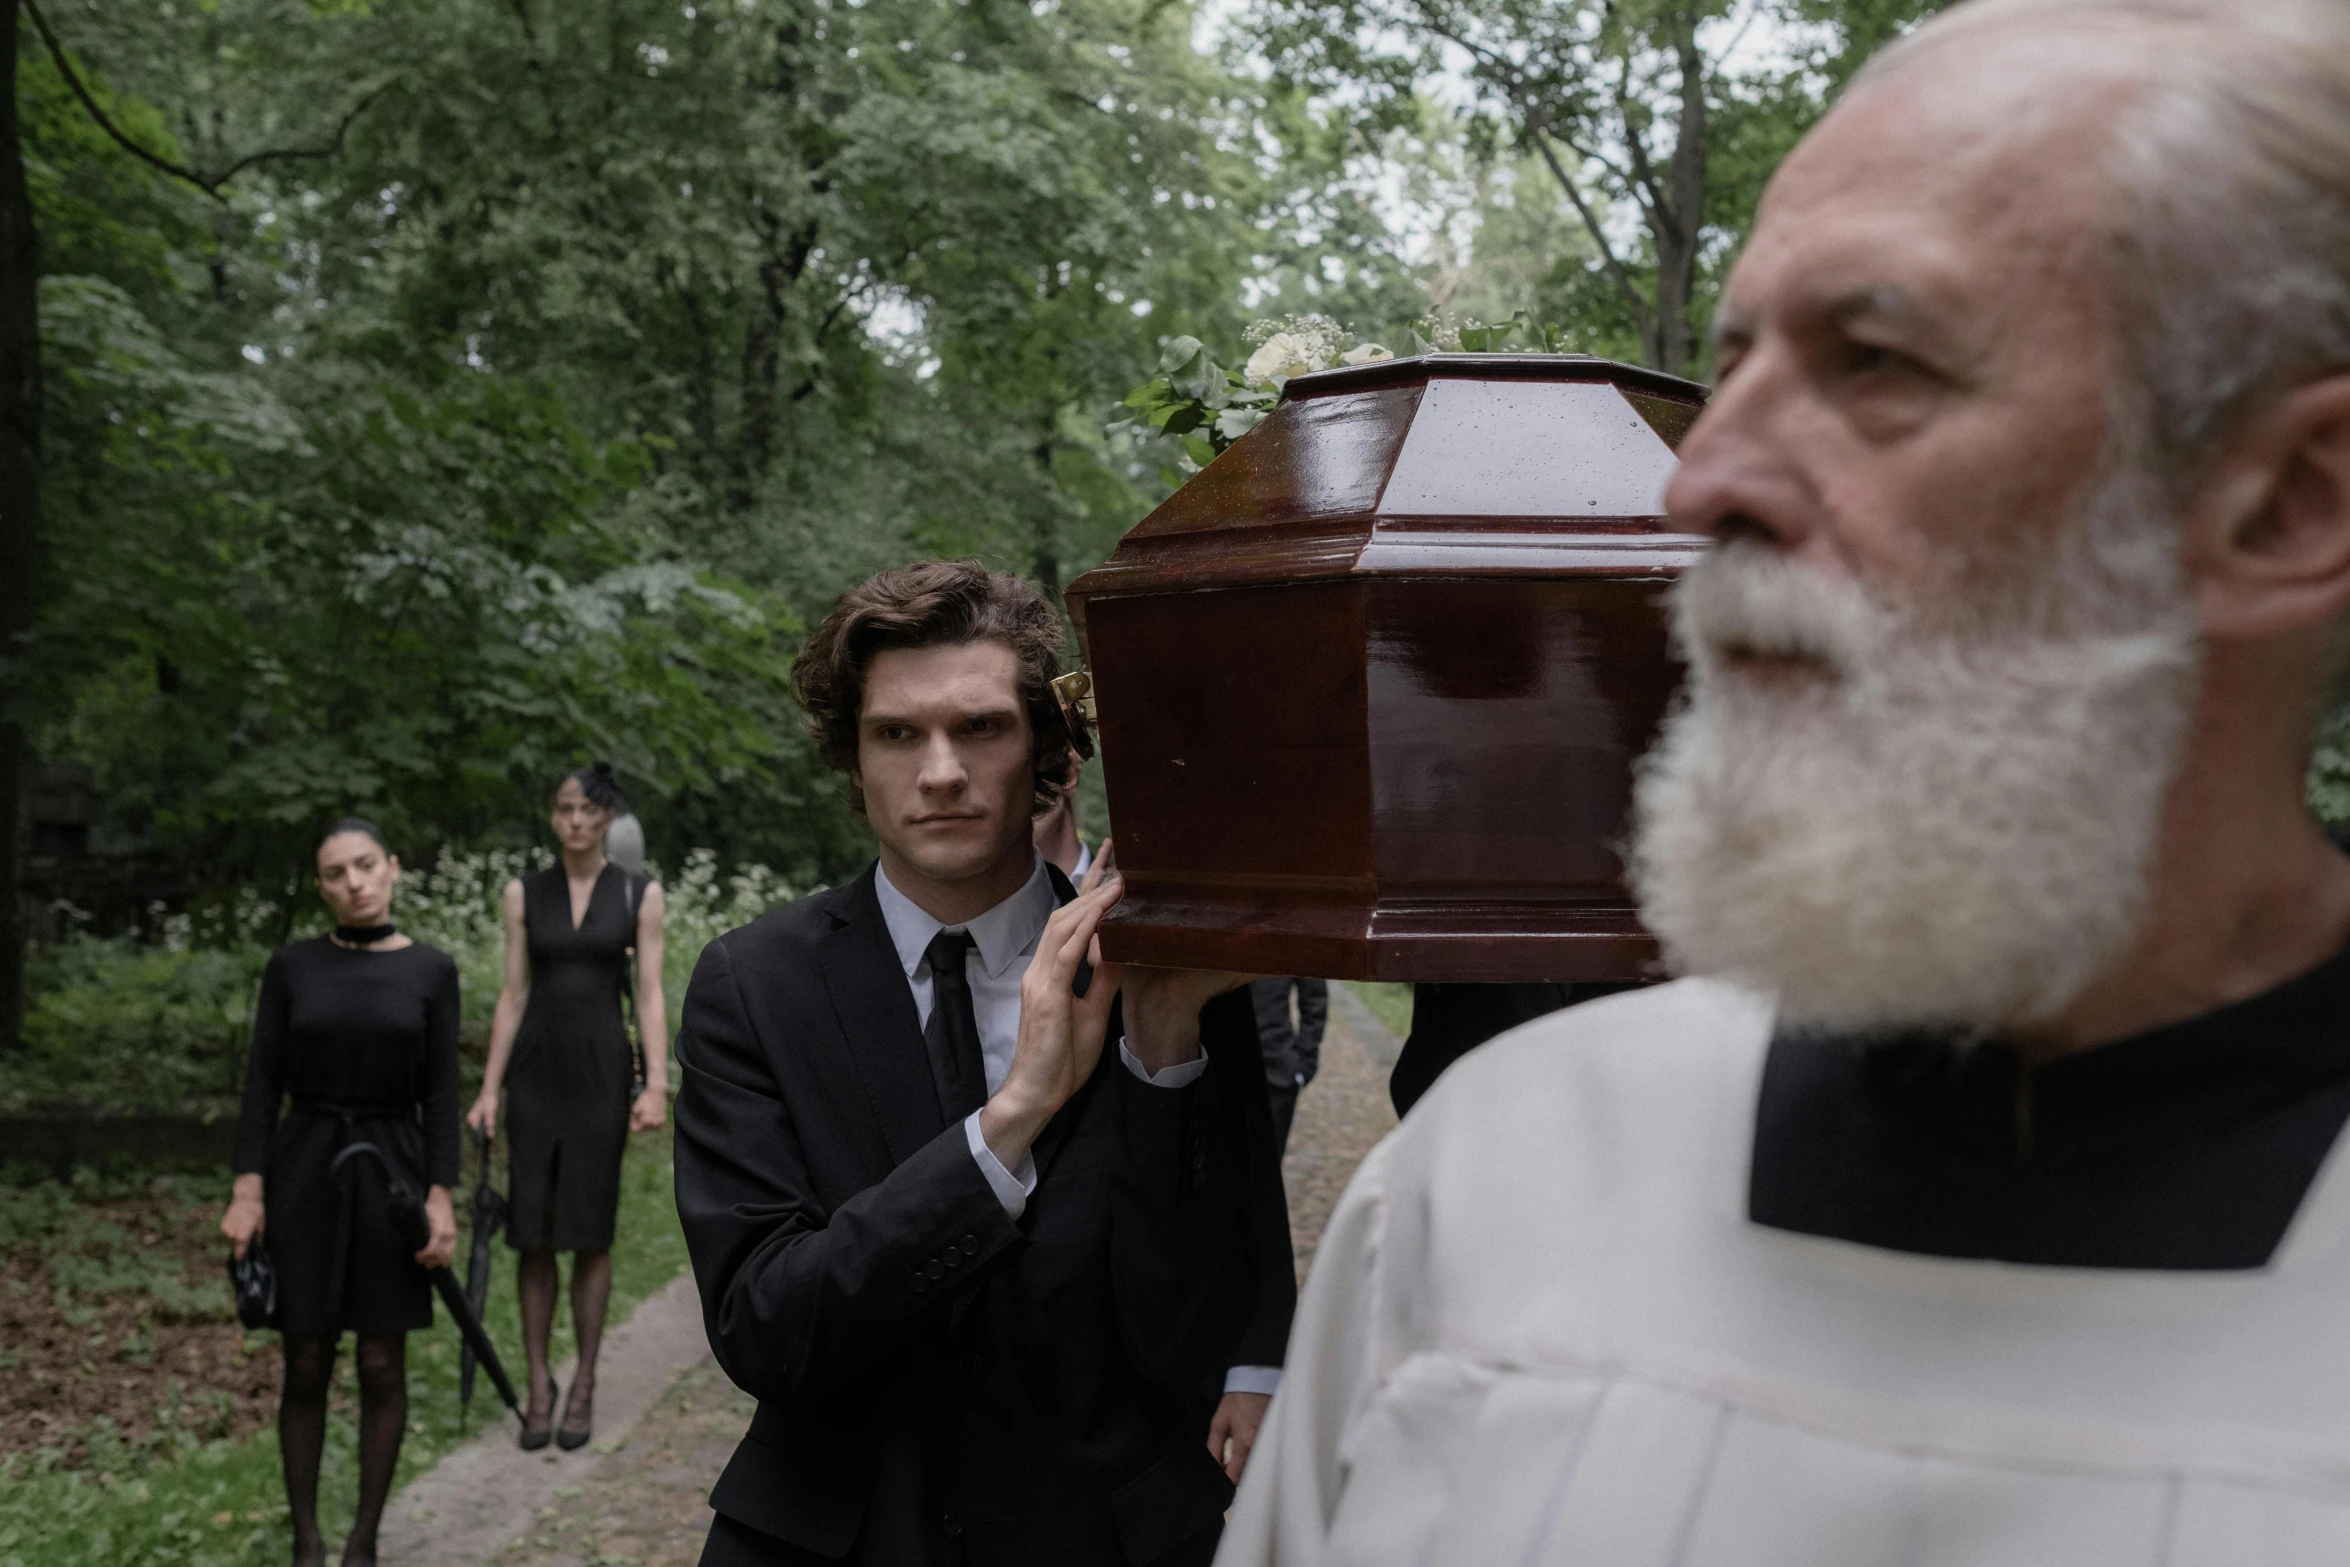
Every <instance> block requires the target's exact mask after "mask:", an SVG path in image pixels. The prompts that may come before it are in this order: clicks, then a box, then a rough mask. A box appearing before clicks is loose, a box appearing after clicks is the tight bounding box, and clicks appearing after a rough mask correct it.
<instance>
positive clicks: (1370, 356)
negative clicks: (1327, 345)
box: [1338, 343, 1395, 365]
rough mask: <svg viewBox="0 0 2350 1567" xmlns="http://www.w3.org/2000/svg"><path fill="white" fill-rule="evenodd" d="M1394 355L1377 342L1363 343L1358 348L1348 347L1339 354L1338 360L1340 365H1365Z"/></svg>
mask: <svg viewBox="0 0 2350 1567" xmlns="http://www.w3.org/2000/svg"><path fill="white" fill-rule="evenodd" d="M1394 357H1395V355H1393V354H1391V353H1389V352H1388V351H1387V350H1386V349H1384V348H1381V347H1380V346H1379V345H1378V344H1377V343H1365V344H1364V345H1363V346H1362V347H1360V348H1350V349H1348V350H1347V351H1346V352H1345V353H1343V354H1340V355H1339V356H1338V362H1339V363H1340V364H1342V365H1367V364H1370V363H1372V362H1373V361H1374V360H1380V359H1393V358H1394Z"/></svg>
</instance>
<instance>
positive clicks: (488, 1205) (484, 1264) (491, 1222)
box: [457, 1129, 506, 1410]
mask: <svg viewBox="0 0 2350 1567" xmlns="http://www.w3.org/2000/svg"><path fill="white" fill-rule="evenodd" d="M473 1146H474V1147H475V1148H476V1149H477V1150H479V1152H480V1154H481V1174H480V1176H479V1177H477V1178H476V1179H475V1181H474V1183H473V1250H472V1251H471V1252H470V1253H469V1254H468V1255H467V1257H466V1259H465V1303H466V1304H467V1305H468V1306H471V1307H472V1308H473V1319H474V1320H475V1321H476V1322H479V1321H480V1320H481V1314H482V1309H483V1308H484V1307H485V1306H487V1305H488V1304H489V1298H490V1242H492V1241H494V1240H496V1239H497V1238H498V1232H499V1231H500V1230H502V1229H504V1228H505V1227H506V1197H505V1194H504V1193H502V1192H500V1191H498V1190H496V1189H495V1188H494V1187H492V1186H491V1185H490V1134H489V1133H487V1132H484V1131H481V1130H479V1129H476V1130H475V1131H474V1132H473ZM474 1364H475V1362H474V1355H473V1345H472V1343H471V1341H468V1342H467V1343H466V1345H465V1348H464V1350H463V1352H462V1353H461V1354H460V1355H459V1356H458V1359H457V1407H458V1408H459V1409H461V1410H462V1409H470V1408H471V1407H472V1406H473V1368H474Z"/></svg>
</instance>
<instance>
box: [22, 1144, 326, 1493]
mask: <svg viewBox="0 0 2350 1567" xmlns="http://www.w3.org/2000/svg"><path fill="white" fill-rule="evenodd" d="M6 1195H7V1199H8V1200H9V1201H10V1202H11V1203H12V1204H13V1205H14V1210H13V1211H12V1215H11V1217H12V1220H14V1221H15V1222H14V1223H12V1226H11V1228H12V1229H22V1230H24V1231H26V1232H28V1233H24V1234H21V1235H17V1234H12V1235H11V1236H10V1240H11V1242H12V1244H10V1245H9V1246H7V1247H6V1248H5V1251H4V1254H0V1455H13V1454H28V1455H29V1454H36V1453H39V1452H40V1451H41V1450H42V1449H44V1448H48V1449H53V1450H54V1456H53V1458H52V1459H51V1460H50V1461H51V1462H55V1463H59V1464H62V1465H63V1466H65V1467H68V1468H81V1467H85V1466H87V1465H90V1464H93V1463H95V1464H98V1465H101V1466H103V1465H105V1464H106V1463H108V1462H110V1461H112V1460H113V1459H114V1458H115V1456H116V1455H118V1454H121V1453H124V1452H125V1451H128V1452H134V1453H135V1452H136V1451H138V1450H140V1449H142V1448H146V1447H149V1446H151V1445H154V1444H156V1443H157V1442H160V1441H163V1440H166V1439H168V1438H171V1437H174V1436H177V1437H179V1438H183V1439H187V1440H192V1441H208V1440H212V1439H214V1438H218V1437H234V1436H244V1435H246V1434H248V1433H250V1432H252V1431H254V1430H256V1429H258V1428H260V1427H261V1426H264V1425H267V1424H268V1423H269V1422H270V1421H271V1420H273V1419H274V1418H276V1414H277V1394H278V1379H279V1368H280V1362H279V1358H278V1355H277V1353H276V1347H275V1339H274V1337H272V1336H270V1335H265V1334H257V1335H252V1336H248V1335H247V1334H246V1333H245V1332H244V1331H243V1329H241V1328H239V1327H238V1326H237V1323H236V1319H235V1317H234V1315H233V1314H232V1312H231V1309H230V1301H229V1295H228V1289H227V1285H226V1282H225V1279H224V1277H223V1271H222V1267H221V1261H220V1258H221V1243H220V1237H219V1234H218V1232H217V1231H216V1230H215V1228H214V1223H215V1221H217V1219H218V1218H219V1212H218V1206H219V1205H218V1203H217V1202H216V1201H213V1200H210V1198H209V1197H199V1196H196V1195H194V1194H192V1193H190V1192H189V1191H187V1190H186V1189H185V1188H184V1186H183V1184H182V1183H180V1182H179V1181H176V1180H174V1179H171V1178H165V1179H162V1180H158V1181H156V1182H155V1183H154V1184H153V1185H151V1186H150V1187H148V1188H147V1189H146V1190H144V1191H137V1192H131V1193H125V1194H122V1195H117V1196H110V1197H106V1198H101V1199H97V1200H90V1199H88V1198H82V1199H78V1200H75V1201H74V1202H72V1203H71V1204H70V1206H67V1205H65V1204H63V1203H61V1202H58V1201H57V1200H56V1199H57V1198H58V1197H59V1195H60V1194H59V1191H58V1188H56V1187H54V1186H50V1187H45V1188H33V1189H29V1190H28V1189H20V1190H16V1191H11V1192H9V1193H7V1194H6ZM49 1207H55V1208H56V1209H57V1211H56V1212H55V1213H47V1212H45V1211H44V1210H45V1209H46V1208H49ZM109 1428H111V1436H109V1435H108V1434H107V1432H108V1430H109Z"/></svg>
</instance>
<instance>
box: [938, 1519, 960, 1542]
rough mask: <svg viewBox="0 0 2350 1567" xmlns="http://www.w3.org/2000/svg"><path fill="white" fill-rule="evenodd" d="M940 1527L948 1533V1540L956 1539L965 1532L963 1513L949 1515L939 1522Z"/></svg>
mask: <svg viewBox="0 0 2350 1567" xmlns="http://www.w3.org/2000/svg"><path fill="white" fill-rule="evenodd" d="M938 1526H939V1527H940V1528H941V1529H943V1530H945V1531H946V1536H947V1538H948V1539H950V1540H952V1539H955V1538H957V1537H958V1536H960V1535H961V1534H962V1532H963V1515H962V1514H961V1513H947V1514H945V1515H944V1516H942V1517H941V1518H940V1519H939V1520H938Z"/></svg>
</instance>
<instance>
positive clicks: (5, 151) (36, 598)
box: [0, 0, 41, 1048]
mask: <svg viewBox="0 0 2350 1567" xmlns="http://www.w3.org/2000/svg"><path fill="white" fill-rule="evenodd" d="M0 11H4V12H5V13H6V19H5V20H4V21H0V73H5V74H0V82H5V83H6V86H7V92H6V94H5V96H4V97H0V102H4V103H5V105H6V107H5V108H4V109H0V670H5V674H0V1045H4V1046H7V1047H12V1048H13V1047H16V1046H18V1045H20V1044H21V1043H22V1041H23V1038H24V1011H25V985H24V979H25V972H24V958H25V952H24V948H25V934H26V932H25V907H24V869H25V850H26V842H25V832H26V822H25V807H26V799H25V796H26V793H27V784H28V782H29V778H28V775H29V773H30V771H31V766H32V755H31V748H30V746H29V744H28V737H27V735H26V733H25V721H24V719H25V715H24V701H25V697H26V691H25V687H26V684H27V681H26V678H25V677H26V674H27V673H28V667H27V666H28V664H29V661H30V658H31V654H32V648H31V642H32V634H33V623H34V616H35V613H36V611H37V610H38V608H39V606H40V579H39V573H40V567H41V316H40V283H41V263H40V254H39V249H38V246H37V244H36V242H35V237H34V233H33V201H32V194H31V192H29V191H28V190H27V189H26V188H25V176H24V143H23V139H22V136H21V134H20V128H19V126H18V123H17V103H16V46H17V16H18V8H17V6H16V5H15V4H14V3H13V0H10V3H6V4H4V5H0Z"/></svg>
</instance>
